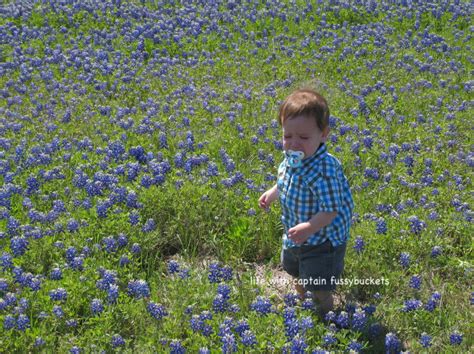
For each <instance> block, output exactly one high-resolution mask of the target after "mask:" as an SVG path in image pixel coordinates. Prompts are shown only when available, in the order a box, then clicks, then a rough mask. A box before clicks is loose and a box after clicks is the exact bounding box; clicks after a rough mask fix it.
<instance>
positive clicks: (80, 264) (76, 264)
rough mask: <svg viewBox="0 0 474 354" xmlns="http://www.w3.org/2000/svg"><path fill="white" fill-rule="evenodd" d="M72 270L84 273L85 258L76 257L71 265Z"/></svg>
mask: <svg viewBox="0 0 474 354" xmlns="http://www.w3.org/2000/svg"><path fill="white" fill-rule="evenodd" d="M69 265H70V266H71V268H72V269H74V270H78V271H83V270H84V258H83V257H74V259H73V260H72V262H71V263H70V264H69Z"/></svg>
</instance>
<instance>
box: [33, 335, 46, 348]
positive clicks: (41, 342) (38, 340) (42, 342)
mask: <svg viewBox="0 0 474 354" xmlns="http://www.w3.org/2000/svg"><path fill="white" fill-rule="evenodd" d="M45 344H46V341H45V340H44V339H43V338H41V337H36V339H35V344H34V346H35V347H41V346H42V345H45Z"/></svg>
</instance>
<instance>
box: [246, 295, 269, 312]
mask: <svg viewBox="0 0 474 354" xmlns="http://www.w3.org/2000/svg"><path fill="white" fill-rule="evenodd" d="M250 308H251V310H253V311H255V312H257V313H258V314H260V315H266V314H268V313H270V312H272V304H271V302H270V300H268V299H266V298H264V297H263V296H258V297H257V299H256V300H255V301H254V302H252V304H251V305H250Z"/></svg>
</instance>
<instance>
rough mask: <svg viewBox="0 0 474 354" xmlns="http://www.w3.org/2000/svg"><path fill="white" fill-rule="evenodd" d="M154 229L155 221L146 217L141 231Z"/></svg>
mask: <svg viewBox="0 0 474 354" xmlns="http://www.w3.org/2000/svg"><path fill="white" fill-rule="evenodd" d="M155 229H156V223H155V220H153V219H148V220H147V221H146V222H145V224H144V225H143V227H142V231H143V232H151V231H154V230H155Z"/></svg>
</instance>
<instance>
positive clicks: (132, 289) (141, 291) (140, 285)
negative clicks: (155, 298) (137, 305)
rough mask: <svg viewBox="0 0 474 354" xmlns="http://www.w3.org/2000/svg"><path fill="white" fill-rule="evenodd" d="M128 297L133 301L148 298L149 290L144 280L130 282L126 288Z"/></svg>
mask: <svg viewBox="0 0 474 354" xmlns="http://www.w3.org/2000/svg"><path fill="white" fill-rule="evenodd" d="M127 292H128V295H130V296H133V297H135V299H141V298H147V297H150V288H149V287H148V284H147V282H146V281H145V280H132V281H130V282H129V283H128V286H127Z"/></svg>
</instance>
